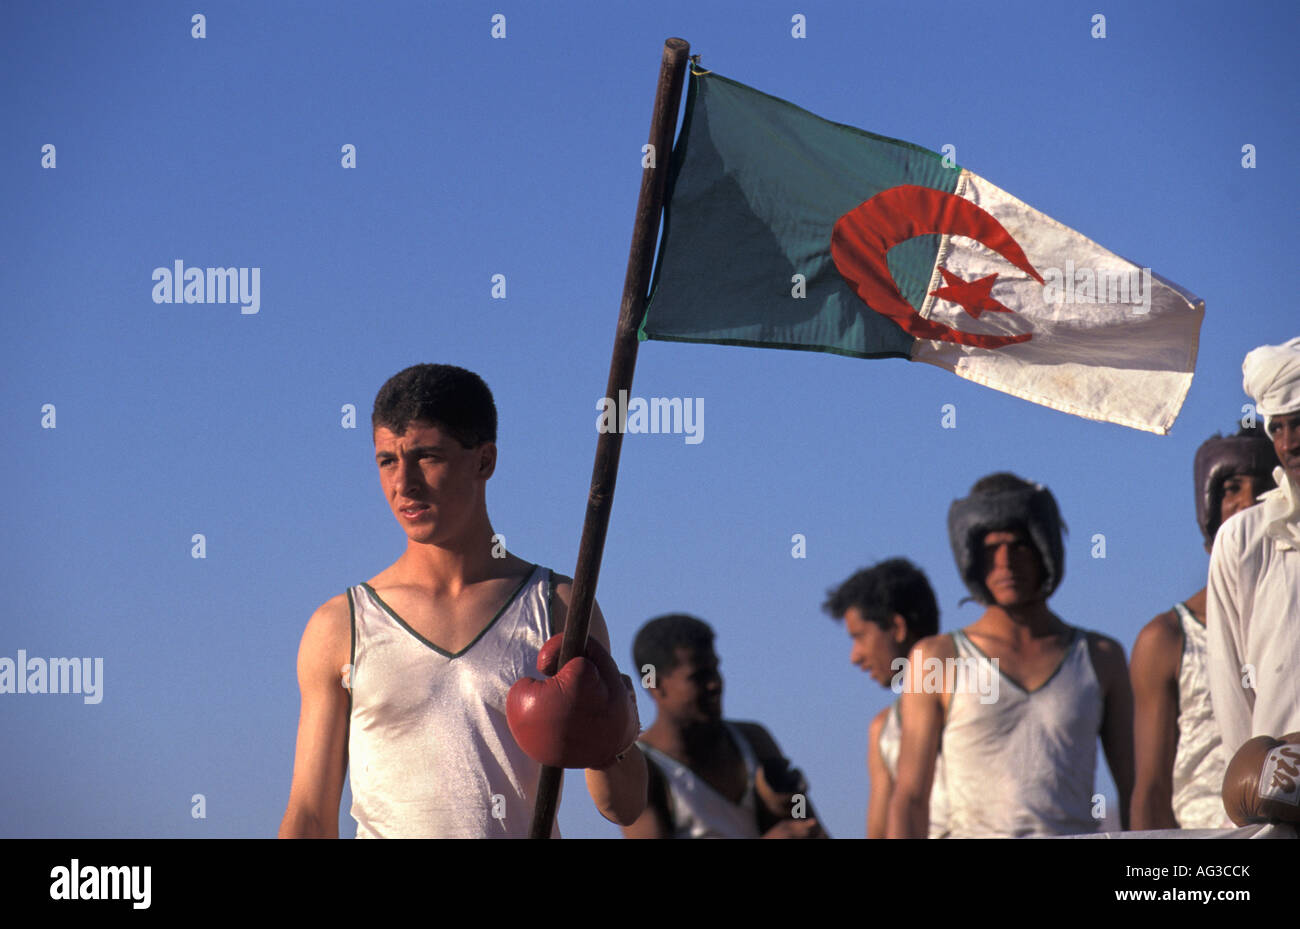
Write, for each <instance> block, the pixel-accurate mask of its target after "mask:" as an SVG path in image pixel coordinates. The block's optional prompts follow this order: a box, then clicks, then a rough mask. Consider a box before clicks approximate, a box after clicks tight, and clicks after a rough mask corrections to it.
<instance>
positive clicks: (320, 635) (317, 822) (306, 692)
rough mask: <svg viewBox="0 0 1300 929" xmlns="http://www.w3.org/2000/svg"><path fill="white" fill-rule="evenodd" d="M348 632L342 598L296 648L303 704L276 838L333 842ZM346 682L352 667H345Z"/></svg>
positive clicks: (343, 762) (343, 741) (312, 623)
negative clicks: (287, 788) (324, 839)
mask: <svg viewBox="0 0 1300 929" xmlns="http://www.w3.org/2000/svg"><path fill="white" fill-rule="evenodd" d="M351 643H352V628H351V619H350V614H349V611H348V602H347V597H346V596H338V597H335V598H333V599H332V600H330V601H329V602H328V603H326V604H325V605H323V606H322V607H321V608H320V609H318V610H317V611H316V612H315V613H313V614H312V617H311V619H310V620H309V621H308V623H307V629H306V631H304V632H303V634H302V644H301V645H300V646H299V648H298V687H299V690H300V691H301V692H302V706H301V711H300V713H299V717H298V739H297V747H296V748H295V751H294V760H293V782H292V784H291V785H290V787H289V804H288V807H287V809H286V810H285V813H284V819H283V820H282V821H281V822H280V831H279V837H280V838H282V839H292V838H328V839H337V838H338V834H339V825H338V824H339V800H340V798H341V797H342V796H343V778H344V775H345V773H346V771H347V732H348V691H347V690H346V689H345V688H344V686H343V681H344V676H343V674H344V667H345V666H346V665H347V663H348V660H349V656H350V654H351ZM347 671H348V674H349V679H350V672H351V669H350V668H348V669H347Z"/></svg>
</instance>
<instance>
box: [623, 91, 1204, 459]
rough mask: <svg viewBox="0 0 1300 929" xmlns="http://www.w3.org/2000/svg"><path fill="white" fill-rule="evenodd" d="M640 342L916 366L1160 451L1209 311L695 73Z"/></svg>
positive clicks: (932, 167)
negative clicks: (1137, 437)
mask: <svg viewBox="0 0 1300 929" xmlns="http://www.w3.org/2000/svg"><path fill="white" fill-rule="evenodd" d="M668 183H669V195H668V196H669V199H668V202H667V206H666V207H665V212H664V223H663V239H662V242H661V244H660V252H659V265H658V267H657V268H656V270H655V283H654V286H653V289H652V292H651V296H650V302H649V305H648V307H647V309H646V315H645V318H644V319H643V320H642V323H641V329H640V332H639V335H640V337H641V338H642V339H661V340H669V341H680V342H715V343H724V344H729V345H754V346H764V347H768V348H793V349H804V350H808V351H822V352H834V353H836V354H841V355H853V356H857V357H860V358H890V357H893V358H906V359H909V360H911V361H924V362H928V363H929V364H933V365H938V366H939V367H941V368H947V369H948V370H950V371H952V372H953V373H955V374H958V375H960V376H961V377H964V378H967V379H969V380H972V381H975V382H976V383H979V384H983V385H985V386H986V387H992V388H994V389H996V390H1001V391H1004V392H1006V393H1009V394H1012V395H1014V396H1017V397H1021V398H1023V399H1025V400H1031V401H1033V402H1034V403H1041V404H1043V405H1044V406H1049V407H1052V408H1053V409H1057V410H1062V411H1064V412H1067V413H1074V414H1075V415H1078V416H1084V417H1087V418H1089V419H1101V420H1106V421H1109V422H1113V423H1119V424H1121V425H1125V426H1132V427H1134V428H1136V429H1146V430H1148V431H1151V432H1158V433H1162V434H1163V433H1167V432H1168V431H1169V426H1170V425H1171V424H1172V423H1173V421H1174V418H1175V417H1176V416H1177V415H1178V410H1179V409H1180V408H1181V406H1182V403H1183V398H1184V397H1186V395H1187V390H1188V388H1189V387H1190V386H1191V381H1192V369H1193V368H1194V367H1195V364H1196V348H1197V340H1198V337H1199V333H1200V326H1201V319H1202V317H1203V316H1204V314H1205V305H1204V303H1203V302H1202V301H1201V300H1199V299H1198V298H1197V297H1195V296H1193V295H1192V294H1191V293H1189V292H1187V291H1185V290H1183V289H1182V288H1180V287H1178V286H1177V285H1175V284H1172V283H1170V282H1169V281H1166V280H1164V279H1163V278H1160V277H1158V276H1156V275H1154V274H1152V273H1151V271H1150V269H1146V268H1141V267H1139V266H1137V265H1135V264H1133V263H1132V262H1130V261H1127V260H1125V259H1123V258H1121V257H1119V256H1118V255H1116V254H1114V253H1113V252H1109V251H1107V250H1106V249H1104V248H1102V247H1101V246H1100V245H1098V244H1097V243H1095V242H1093V241H1091V240H1090V239H1088V238H1086V237H1085V236H1082V235H1080V234H1079V233H1077V232H1075V231H1074V230H1072V229H1068V228H1066V227H1065V226H1062V225H1061V224H1060V223H1058V222H1056V221H1055V220H1053V219H1051V218H1049V217H1047V216H1044V215H1043V214H1042V213H1039V212H1038V211H1037V210H1035V209H1034V208H1033V207H1030V206H1029V205H1027V204H1025V203H1022V202H1021V201H1019V200H1017V199H1016V198H1015V197H1013V196H1011V195H1010V194H1008V193H1007V192H1006V191H1004V190H1001V189H1000V188H998V187H995V186H994V185H992V184H990V183H989V182H988V181H986V180H984V179H983V178H981V177H978V176H976V175H974V174H971V173H970V172H969V171H967V170H965V169H964V168H960V167H957V166H956V165H952V164H951V162H948V163H945V161H944V159H942V158H941V157H940V156H939V155H937V154H935V153H934V152H931V151H928V150H926V149H923V148H920V147H918V146H916V145H911V144H909V143H907V142H899V141H897V140H895V139H887V138H884V137H883V136H878V135H872V134H871V133H869V132H863V131H862V130H860V129H854V128H852V127H849V126H843V125H840V124H838V123H832V122H828V121H827V120H824V119H821V118H820V117H818V116H814V115H813V114H811V113H809V112H807V111H806V110H802V109H800V108H799V107H796V106H794V105H793V104H791V103H787V102H786V101H784V100H778V99H777V98H776V97H770V96H768V95H767V94H763V93H760V92H758V91H756V90H754V89H753V88H750V87H746V86H745V85H743V84H738V83H736V82H735V81H732V80H728V79H727V78H725V77H721V76H719V75H717V74H713V73H711V72H705V73H703V74H700V73H697V72H694V71H693V72H692V79H691V86H690V93H689V96H688V98H687V102H686V118H685V122H684V124H683V127H682V133H681V138H680V140H679V141H678V144H677V147H676V149H675V150H674V152H673V162H672V166H671V171H670V174H669V180H668Z"/></svg>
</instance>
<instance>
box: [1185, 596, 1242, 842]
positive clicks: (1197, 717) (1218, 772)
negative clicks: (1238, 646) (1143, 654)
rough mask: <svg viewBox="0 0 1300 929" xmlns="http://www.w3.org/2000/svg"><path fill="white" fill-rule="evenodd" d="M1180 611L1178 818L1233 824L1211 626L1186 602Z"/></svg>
mask: <svg viewBox="0 0 1300 929" xmlns="http://www.w3.org/2000/svg"><path fill="white" fill-rule="evenodd" d="M1174 611H1175V612H1176V613H1177V614H1178V620H1179V622H1180V623H1181V624H1182V627H1183V654H1182V659H1181V661H1180V663H1179V665H1178V748H1177V749H1176V750H1175V751H1174V772H1173V773H1174V784H1173V789H1174V792H1173V808H1174V818H1175V819H1177V820H1178V825H1179V826H1180V827H1182V828H1183V829H1231V828H1233V827H1232V821H1231V820H1230V819H1228V814H1227V813H1226V812H1224V809H1223V795H1222V790H1223V775H1224V772H1225V771H1226V770H1227V759H1226V758H1225V757H1224V754H1223V743H1222V740H1221V738H1220V735H1219V726H1218V723H1216V722H1215V720H1214V707H1213V706H1212V705H1211V703H1210V681H1209V678H1208V677H1207V676H1206V673H1205V627H1204V626H1202V625H1201V624H1200V623H1199V622H1197V621H1196V617H1195V616H1193V615H1192V612H1191V610H1189V609H1187V607H1185V606H1184V605H1183V604H1181V603H1175V604H1174Z"/></svg>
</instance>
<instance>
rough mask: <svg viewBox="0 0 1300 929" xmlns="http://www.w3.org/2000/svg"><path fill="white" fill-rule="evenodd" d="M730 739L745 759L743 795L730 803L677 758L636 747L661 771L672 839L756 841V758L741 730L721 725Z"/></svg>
mask: <svg viewBox="0 0 1300 929" xmlns="http://www.w3.org/2000/svg"><path fill="white" fill-rule="evenodd" d="M723 725H724V726H726V727H727V732H728V733H730V734H731V740H732V741H733V742H734V743H735V744H736V747H737V748H738V749H740V755H741V757H742V758H744V759H745V783H746V787H745V795H744V796H743V797H742V798H741V800H740V803H738V804H736V803H732V802H731V801H730V800H728V799H727V798H726V797H724V796H723V795H722V794H720V793H718V792H717V791H716V790H714V789H713V787H712V786H711V785H710V784H709V783H708V782H707V781H705V780H704V779H703V778H701V777H696V776H695V772H693V771H692V770H691V769H690V768H688V767H686V765H684V764H682V763H681V762H680V761H678V760H677V759H676V758H673V757H671V756H670V755H665V754H664V753H663V752H661V751H659V750H658V749H657V748H655V747H654V746H652V745H647V744H646V743H645V742H637V743H636V744H637V745H638V746H639V747H640V748H641V750H642V751H643V752H645V753H646V755H647V756H648V757H649V758H650V759H651V760H652V761H653V762H654V763H655V764H656V765H657V766H658V767H659V770H660V771H662V772H663V775H664V778H665V780H667V782H668V783H667V787H668V812H669V814H670V816H671V817H672V823H671V825H672V829H673V838H674V839H757V838H759V834H758V810H757V807H756V806H755V797H754V778H755V777H756V776H757V772H758V757H757V756H756V755H755V754H754V750H753V749H752V748H750V747H749V743H748V742H747V741H745V737H744V736H743V735H741V734H740V730H739V729H737V728H736V727H735V726H733V725H731V723H729V722H725V721H724V722H723Z"/></svg>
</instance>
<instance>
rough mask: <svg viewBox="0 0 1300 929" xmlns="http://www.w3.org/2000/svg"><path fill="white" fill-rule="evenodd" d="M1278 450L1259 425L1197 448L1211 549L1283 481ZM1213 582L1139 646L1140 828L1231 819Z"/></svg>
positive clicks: (1145, 632)
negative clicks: (1217, 707)
mask: <svg viewBox="0 0 1300 929" xmlns="http://www.w3.org/2000/svg"><path fill="white" fill-rule="evenodd" d="M1276 464H1277V456H1276V455H1275V454H1274V452H1273V443H1272V442H1271V441H1269V438H1268V436H1267V435H1266V434H1265V433H1264V429H1263V424H1259V426H1258V427H1250V426H1242V427H1241V430H1240V431H1239V432H1238V433H1237V434H1236V435H1234V436H1228V437H1224V436H1220V435H1215V436H1212V437H1210V438H1209V439H1206V440H1205V442H1204V443H1202V445H1201V447H1200V448H1198V449H1197V450H1196V458H1195V462H1194V465H1193V476H1194V479H1195V491H1196V522H1197V524H1198V525H1199V526H1200V528H1201V535H1202V536H1203V537H1204V539H1205V550H1206V551H1207V552H1208V551H1210V548H1211V546H1212V543H1213V541H1214V536H1215V533H1216V532H1218V529H1219V526H1220V525H1221V524H1222V523H1223V521H1224V520H1226V519H1228V518H1229V517H1231V516H1232V515H1233V514H1235V513H1238V512H1240V511H1241V510H1244V509H1246V508H1247V507H1250V506H1254V505H1255V498H1256V497H1257V496H1258V495H1259V494H1260V493H1262V492H1264V491H1265V490H1269V489H1271V488H1272V487H1273V474H1272V472H1273V467H1274V466H1275V465H1276ZM1205 596H1206V594H1205V589H1204V588H1202V589H1201V590H1199V591H1197V592H1196V593H1194V594H1192V595H1191V596H1190V597H1188V598H1187V599H1186V600H1185V601H1184V602H1182V603H1176V604H1174V607H1173V609H1171V610H1169V611H1167V612H1164V613H1161V614H1160V615H1159V616H1157V617H1155V619H1153V620H1151V622H1149V623H1147V624H1146V626H1144V627H1143V628H1142V631H1141V632H1140V633H1139V634H1138V637H1137V641H1136V642H1135V643H1134V645H1133V658H1132V661H1131V662H1130V663H1129V671H1130V674H1129V676H1130V678H1131V679H1132V681H1133V697H1134V717H1133V735H1134V749H1135V762H1136V771H1135V779H1134V785H1133V803H1132V811H1131V815H1132V820H1133V828H1134V829H1178V828H1183V829H1217V828H1227V827H1228V825H1229V823H1228V820H1227V817H1226V815H1225V813H1224V810H1223V801H1222V799H1221V796H1220V794H1221V788H1222V785H1223V772H1224V769H1225V768H1226V767H1227V761H1228V759H1227V756H1226V755H1225V754H1224V752H1223V749H1222V743H1221V741H1220V735H1219V726H1218V723H1216V722H1215V720H1214V710H1213V707H1212V706H1211V703H1210V688H1209V682H1208V678H1207V675H1206V669H1205V662H1206V652H1205Z"/></svg>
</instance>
